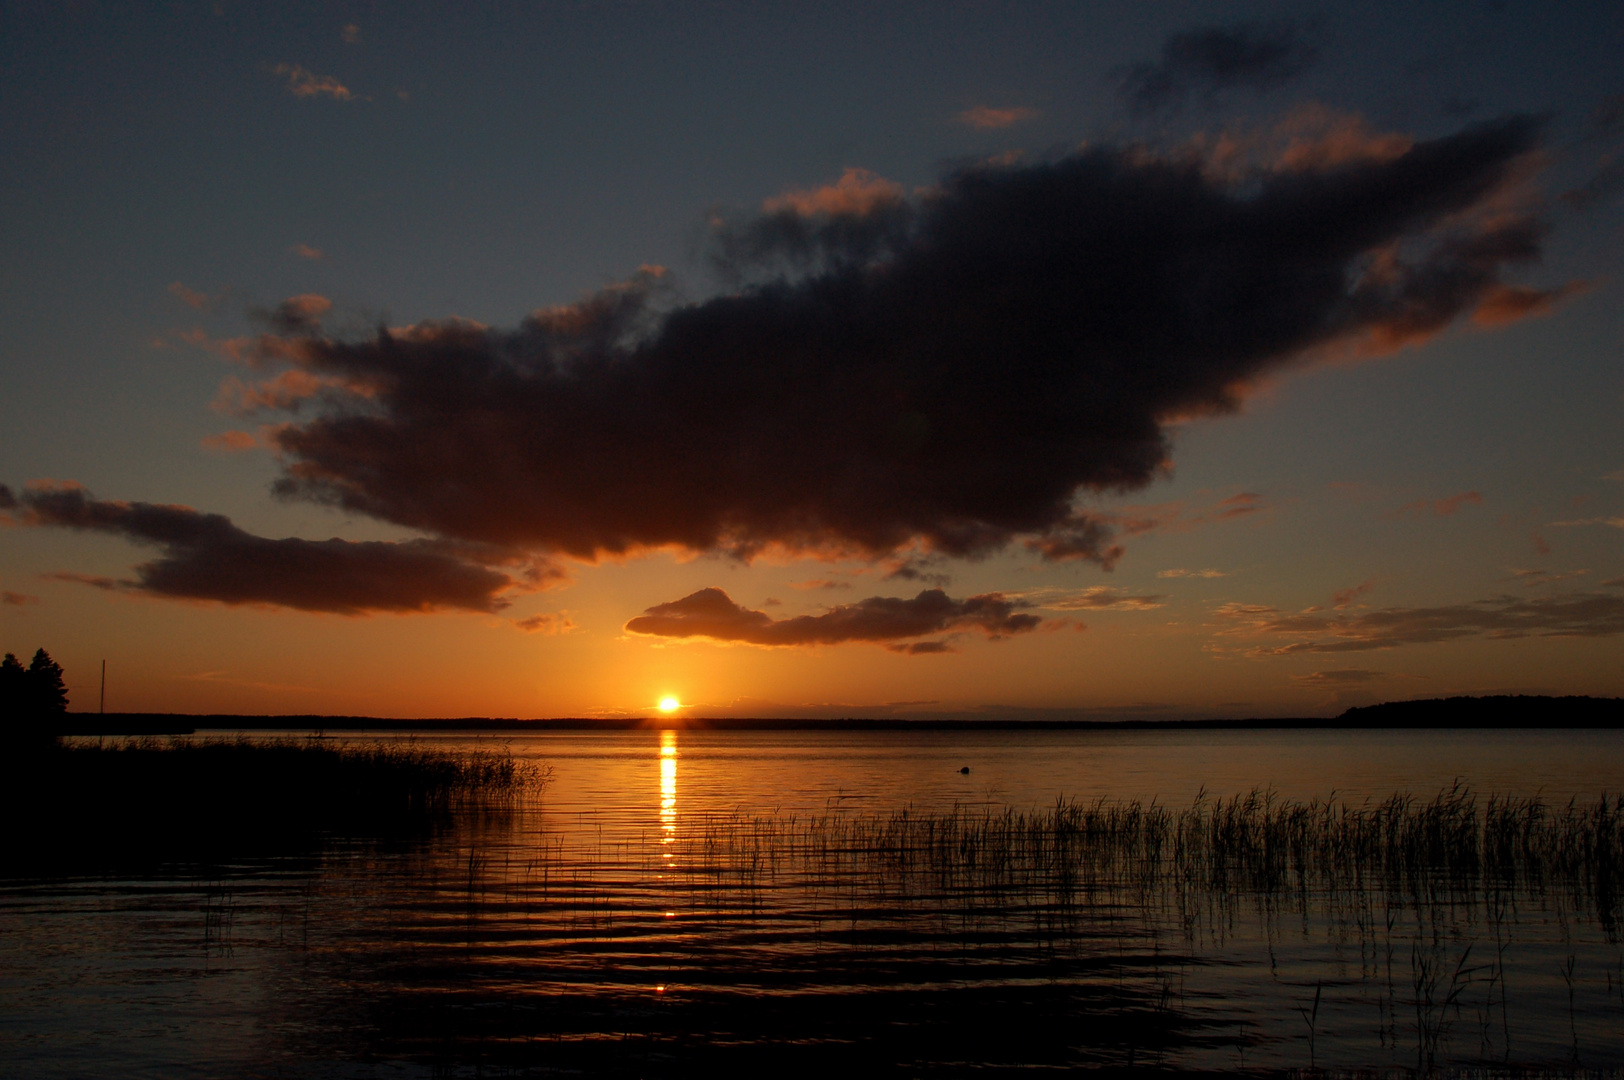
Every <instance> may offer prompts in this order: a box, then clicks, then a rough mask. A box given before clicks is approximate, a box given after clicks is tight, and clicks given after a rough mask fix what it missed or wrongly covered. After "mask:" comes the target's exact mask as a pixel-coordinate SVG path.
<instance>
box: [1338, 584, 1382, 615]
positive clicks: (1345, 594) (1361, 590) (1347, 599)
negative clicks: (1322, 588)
mask: <svg viewBox="0 0 1624 1080" xmlns="http://www.w3.org/2000/svg"><path fill="white" fill-rule="evenodd" d="M1375 587H1376V580H1375V579H1374V578H1372V579H1370V580H1369V581H1362V582H1360V583H1359V584H1357V585H1355V586H1353V587H1352V588H1350V589H1342V590H1340V591H1338V592H1334V593H1332V594H1331V606H1332V607H1334V608H1336V609H1337V610H1338V611H1340V610H1341V609H1343V608H1345V607H1347V606H1348V605H1349V604H1351V603H1353V602H1354V601H1355V600H1357V599H1358V598H1359V597H1361V596H1363V595H1365V593H1367V592H1369V591H1370V590H1371V589H1374V588H1375Z"/></svg>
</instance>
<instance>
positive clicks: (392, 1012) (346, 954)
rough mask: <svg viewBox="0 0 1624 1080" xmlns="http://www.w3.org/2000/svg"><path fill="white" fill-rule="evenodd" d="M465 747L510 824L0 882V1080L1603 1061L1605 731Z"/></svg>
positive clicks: (1612, 985)
mask: <svg viewBox="0 0 1624 1080" xmlns="http://www.w3.org/2000/svg"><path fill="white" fill-rule="evenodd" d="M436 741H440V740H436ZM474 741H475V740H470V739H462V738H459V739H455V740H452V739H448V740H443V742H444V743H445V744H446V745H452V746H455V745H460V744H465V743H471V742H474ZM493 742H494V743H496V744H497V745H500V744H503V743H509V744H511V746H512V748H513V751H514V752H515V754H517V755H520V756H523V757H529V758H534V759H537V760H539V761H542V762H544V763H546V764H547V765H549V766H550V767H551V770H552V781H551V783H550V785H549V786H548V788H547V789H546V791H545V793H544V795H543V796H542V797H541V798H540V799H539V800H537V801H536V802H535V803H534V804H533V805H529V806H527V807H524V808H521V809H519V810H517V811H515V812H512V813H506V814H487V815H478V816H475V815H465V816H463V817H461V818H458V819H456V820H454V821H452V822H450V823H449V824H446V825H443V826H441V827H440V828H438V829H436V830H435V831H433V832H432V833H430V834H426V835H418V836H412V837H396V838H393V839H387V840H386V839H376V838H372V839H368V838H364V837H362V838H328V839H327V840H326V841H324V842H323V843H320V844H306V845H301V846H298V847H296V848H295V849H293V850H284V851H278V852H275V853H266V852H259V853H256V854H247V853H242V854H234V853H231V852H224V853H221V852H215V853H213V854H211V856H210V857H209V858H208V859H207V860H206V861H201V862H199V861H197V860H196V859H195V858H191V857H188V856H186V855H184V854H181V855H177V856H176V857H175V858H173V859H170V860H168V861H166V862H158V863H151V864H141V865H135V866H125V867H123V868H121V869H120V870H118V871H117V872H109V871H107V870H105V869H102V870H99V871H98V870H97V869H96V868H92V867H86V868H80V869H77V870H75V871H74V872H67V871H62V872H59V873H57V874H56V875H54V876H51V877H26V876H18V875H17V873H16V872H13V874H12V876H10V877H5V878H0V1075H4V1076H8V1077H9V1076H15V1077H79V1076H92V1077H106V1076H153V1077H175V1076H183V1077H184V1076H199V1077H202V1076H211V1077H212V1076H354V1077H397V1076H401V1077H413V1076H475V1075H481V1076H484V1075H491V1076H502V1075H556V1074H560V1073H568V1074H575V1075H589V1076H597V1075H627V1076H664V1075H673V1076H682V1075H709V1074H712V1073H715V1072H722V1071H735V1072H737V1071H744V1070H750V1071H757V1072H765V1071H771V1072H774V1073H779V1074H790V1075H825V1074H828V1073H829V1072H831V1071H834V1070H842V1069H843V1070H847V1071H850V1072H854V1073H857V1074H864V1075H866V1074H871V1073H879V1074H885V1073H894V1074H896V1075H909V1076H920V1075H956V1074H962V1073H969V1072H976V1073H978V1074H980V1073H984V1072H987V1071H997V1070H999V1069H1006V1068H1007V1069H1010V1070H1013V1069H1016V1068H1019V1069H1022V1070H1023V1071H1027V1070H1029V1069H1030V1068H1032V1067H1045V1068H1049V1069H1056V1068H1089V1067H1105V1068H1109V1069H1112V1070H1117V1069H1122V1068H1126V1067H1130V1066H1131V1067H1133V1068H1135V1069H1151V1070H1169V1071H1185V1072H1225V1073H1252V1072H1274V1071H1282V1070H1293V1069H1309V1068H1319V1069H1329V1070H1333V1071H1338V1070H1340V1071H1358V1072H1361V1073H1368V1074H1373V1075H1378V1074H1379V1075H1389V1074H1402V1073H1404V1072H1426V1071H1429V1070H1438V1071H1446V1072H1469V1073H1472V1074H1474V1075H1505V1074H1517V1073H1544V1074H1595V1073H1601V1074H1606V1075H1619V1074H1620V1071H1621V1067H1624V946H1621V941H1620V930H1619V923H1618V920H1619V918H1620V917H1621V916H1624V909H1621V906H1620V905H1621V897H1620V895H1619V889H1618V885H1619V883H1620V881H1621V880H1624V867H1621V866H1620V865H1619V860H1620V851H1619V848H1618V847H1617V846H1616V845H1615V846H1608V844H1609V843H1611V841H1609V839H1608V838H1610V837H1611V838H1614V839H1616V838H1617V837H1618V836H1619V829H1618V821H1617V817H1616V807H1614V805H1613V804H1611V803H1607V804H1599V803H1598V802H1597V800H1598V799H1599V798H1600V797H1601V796H1603V795H1604V794H1605V795H1609V796H1610V795H1615V794H1617V793H1618V792H1620V791H1621V790H1624V733H1616V732H1544V733H1526V732H1524V733H1519V732H1405V733H1399V732H1366V733H1351V732H1324V731H1315V732H1240V731H1221V732H1204V733H1196V734H1185V735H1177V736H1168V735H1158V734H1154V733H1131V734H1119V735H1101V734H1096V733H1080V732H1056V733H1040V732H967V733H962V734H955V733H944V732H927V733H918V734H908V733H894V732H884V733H873V734H854V733H850V732H841V733H796V732H754V733H743V732H732V733H699V732H659V731H646V732H614V733H606V734H583V733H555V734H548V735H543V736H537V737H527V738H524V739H512V740H509V739H505V738H501V739H496V740H491V739H486V740H483V741H482V742H481V743H480V745H482V746H484V747H486V748H489V747H490V746H491V745H492V743H493ZM964 767H969V769H970V772H969V773H967V774H966V773H961V772H960V771H959V770H960V769H961V768H964ZM1253 791H1258V792H1261V794H1260V795H1259V796H1258V797H1257V798H1255V799H1247V798H1241V799H1239V800H1238V801H1232V800H1234V797H1236V796H1246V795H1247V794H1248V793H1250V792H1253ZM1490 793H1494V794H1495V795H1497V796H1500V797H1501V798H1499V799H1496V800H1495V801H1493V802H1491V801H1490V799H1489V798H1488V796H1489V795H1490ZM1394 795H1399V796H1401V798H1400V799H1399V800H1397V801H1393V800H1391V798H1390V797H1392V796H1394ZM1061 798H1064V799H1066V800H1069V801H1068V802H1066V803H1064V804H1061V803H1057V800H1059V799H1061ZM1536 798H1537V800H1538V801H1537V802H1536V801H1532V800H1535V799H1536ZM1136 800H1137V801H1138V805H1137V806H1135V805H1133V804H1134V802H1135V801H1136ZM1609 807H1613V809H1612V810H1609ZM1609 813H1613V814H1614V816H1613V817H1611V818H1609V817H1608V816H1607V815H1608V814H1609Z"/></svg>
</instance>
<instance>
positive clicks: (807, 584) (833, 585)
mask: <svg viewBox="0 0 1624 1080" xmlns="http://www.w3.org/2000/svg"><path fill="white" fill-rule="evenodd" d="M889 576H891V577H895V576H897V575H895V574H892V575H889ZM789 587H790V588H792V589H800V590H801V591H802V592H811V591H813V590H816V589H849V588H851V582H849V581H830V580H828V579H826V578H813V579H812V580H811V581H792V582H790V584H789Z"/></svg>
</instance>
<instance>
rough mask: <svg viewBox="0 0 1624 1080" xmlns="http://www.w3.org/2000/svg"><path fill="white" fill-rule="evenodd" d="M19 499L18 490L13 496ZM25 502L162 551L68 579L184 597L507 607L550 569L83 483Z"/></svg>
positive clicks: (383, 607) (318, 604)
mask: <svg viewBox="0 0 1624 1080" xmlns="http://www.w3.org/2000/svg"><path fill="white" fill-rule="evenodd" d="M4 495H5V496H8V497H9V496H10V492H9V491H6V492H4ZM18 502H19V500H17V499H15V498H13V499H12V500H11V505H13V506H15V505H17V503H18ZM20 504H21V507H22V509H23V513H22V514H21V515H20V516H19V517H18V518H17V519H16V520H17V521H18V522H20V523H21V524H24V525H31V526H58V527H64V528H71V529H81V530H89V531H95V532H106V533H112V534H115V535H118V536H122V537H124V538H126V539H128V540H132V541H134V542H136V543H140V544H152V545H156V546H157V547H159V548H160V549H161V550H162V555H161V556H160V557H159V558H157V559H155V560H153V561H152V562H148V563H144V564H142V565H140V566H138V567H136V568H135V573H136V579H135V580H134V581H115V580H113V579H110V578H102V577H95V578H87V577H85V576H83V575H72V574H61V575H56V576H57V577H58V578H59V579H62V580H72V581H77V582H81V583H84V584H90V585H95V586H96V587H98V588H104V589H121V590H128V591H132V592H139V593H146V594H149V595H154V596H163V597H170V598H176V599H185V600H217V601H220V602H221V603H225V604H270V605H276V606H279V607H289V608H298V609H299V610H302V611H326V612H334V613H337V614H341V615H360V614H364V613H367V612H372V611H395V612H410V611H433V610H438V609H460V610H465V611H497V610H499V609H501V608H503V607H506V606H507V601H506V600H505V599H503V598H502V596H501V595H500V594H501V593H503V592H505V591H508V590H510V589H512V588H515V587H520V588H523V587H535V586H537V585H539V584H542V583H544V582H545V581H546V579H547V577H548V574H549V572H550V571H549V570H547V569H546V568H541V567H534V566H532V567H530V568H529V569H528V572H527V573H521V578H522V579H525V580H521V579H516V578H514V577H511V576H509V575H508V574H506V573H503V572H501V571H499V570H495V569H492V568H491V567H490V566H487V565H484V564H483V563H482V562H481V561H479V560H478V559H477V558H473V557H471V556H475V555H483V556H484V559H485V560H486V561H490V562H508V563H511V562H515V561H516V560H515V559H514V558H513V557H511V556H506V555H504V553H500V552H495V551H491V552H475V551H474V550H473V549H472V547H471V546H470V545H462V546H461V547H459V546H458V545H454V544H448V543H446V542H443V541H431V540H414V541H406V542H402V543H386V542H382V541H360V542H352V541H348V540H337V539H334V540H301V539H297V538H289V539H284V540H272V539H267V538H266V537H262V536H253V535H251V534H249V533H246V532H244V531H243V530H241V529H239V528H237V527H236V526H235V525H233V524H232V523H231V521H230V519H229V518H225V517H222V516H221V515H219V514H202V513H199V512H197V511H196V510H192V509H190V508H188V507H184V506H157V505H154V504H152V503H139V502H137V503H124V502H103V501H100V500H97V499H93V498H91V497H90V495H89V493H88V492H86V491H85V490H84V489H83V488H77V487H58V488H31V489H29V490H26V491H24V492H23V494H22V498H21V500H20ZM0 505H5V503H4V500H3V499H0Z"/></svg>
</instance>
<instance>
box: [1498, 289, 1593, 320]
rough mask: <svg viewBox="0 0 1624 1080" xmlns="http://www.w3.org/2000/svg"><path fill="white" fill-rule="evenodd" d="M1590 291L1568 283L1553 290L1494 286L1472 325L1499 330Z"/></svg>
mask: <svg viewBox="0 0 1624 1080" xmlns="http://www.w3.org/2000/svg"><path fill="white" fill-rule="evenodd" d="M1589 289H1590V283H1589V282H1588V281H1570V282H1568V283H1567V284H1566V285H1558V286H1557V287H1556V288H1554V289H1530V288H1528V287H1526V286H1523V285H1495V286H1493V287H1491V288H1490V289H1488V290H1487V291H1486V292H1485V293H1484V295H1483V300H1482V302H1481V303H1479V304H1478V306H1477V310H1476V311H1474V312H1472V321H1473V322H1475V323H1477V325H1479V326H1488V327H1500V326H1508V325H1510V324H1511V323H1514V322H1518V321H1520V320H1522V319H1528V318H1534V317H1537V316H1540V315H1545V314H1547V313H1549V312H1550V311H1551V309H1552V308H1554V307H1556V305H1557V304H1559V303H1561V302H1562V301H1563V300H1566V299H1568V298H1569V297H1571V296H1578V295H1579V294H1580V293H1583V292H1587V291H1588V290H1589Z"/></svg>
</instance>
